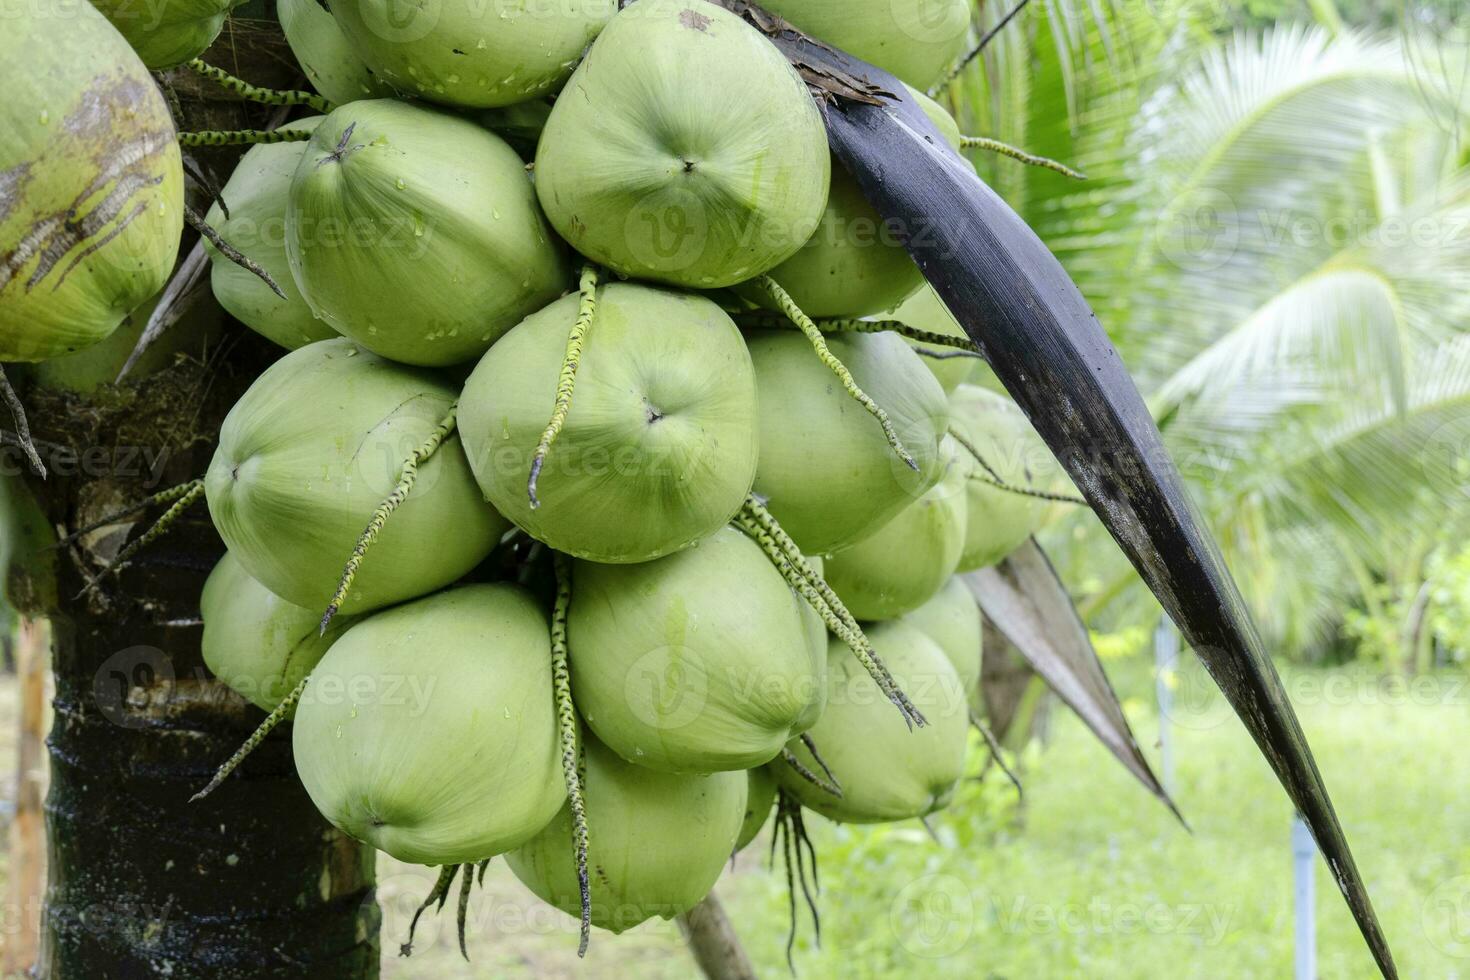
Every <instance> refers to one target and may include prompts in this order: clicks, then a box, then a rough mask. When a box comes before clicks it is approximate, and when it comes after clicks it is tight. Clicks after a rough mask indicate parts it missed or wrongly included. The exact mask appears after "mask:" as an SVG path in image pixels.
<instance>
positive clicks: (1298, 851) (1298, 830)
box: [1291, 814, 1317, 980]
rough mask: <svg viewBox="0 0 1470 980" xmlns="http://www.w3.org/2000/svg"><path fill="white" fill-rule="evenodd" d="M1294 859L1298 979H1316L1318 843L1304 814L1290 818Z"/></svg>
mask: <svg viewBox="0 0 1470 980" xmlns="http://www.w3.org/2000/svg"><path fill="white" fill-rule="evenodd" d="M1291 860H1292V866H1293V869H1294V873H1295V878H1296V888H1295V893H1296V960H1295V962H1296V968H1295V973H1294V976H1295V977H1296V980H1317V918H1316V875H1315V872H1316V870H1317V842H1316V841H1314V840H1312V834H1311V832H1310V831H1309V830H1307V825H1306V824H1305V823H1303V822H1302V817H1301V814H1296V815H1295V816H1293V817H1292V819H1291Z"/></svg>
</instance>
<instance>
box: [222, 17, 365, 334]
mask: <svg viewBox="0 0 1470 980" xmlns="http://www.w3.org/2000/svg"><path fill="white" fill-rule="evenodd" d="M306 2H308V3H311V4H312V5H313V6H315V0H306ZM321 121H322V117H321V116H311V117H309V118H307V119H299V120H296V121H294V122H290V123H287V124H286V125H285V126H282V127H281V128H282V129H299V130H303V131H306V132H310V131H311V130H313V129H315V128H316V126H317V125H318V124H319V123H320V122H321ZM305 152H306V144H305V143H270V144H265V145H261V146H253V147H251V148H250V150H249V151H247V152H246V154H245V155H244V156H243V157H241V158H240V162H239V163H238V164H237V165H236V166H235V171H234V173H232V174H230V179H229V180H228V181H227V182H226V183H225V186H224V187H223V189H221V191H220V197H221V198H223V199H224V203H225V207H228V208H229V210H230V215H229V217H228V218H227V217H225V213H224V209H223V208H222V207H221V206H220V204H219V202H215V204H214V206H213V207H211V208H210V209H209V214H208V215H206V216H205V220H206V221H207V222H209V225H210V226H211V227H212V228H214V230H215V231H217V232H219V234H220V237H222V238H223V239H224V240H225V241H226V242H228V243H229V244H231V245H233V246H234V247H235V248H236V249H238V250H239V251H240V253H241V254H243V255H244V256H245V257H246V258H248V259H250V260H252V261H253V262H255V263H256V264H257V265H259V266H260V267H261V268H262V269H264V270H265V271H266V272H268V273H269V274H270V276H271V278H272V279H274V280H275V282H276V284H277V285H278V286H280V287H281V291H282V292H284V293H285V294H286V298H285V299H282V298H281V297H279V296H277V295H276V294H275V292H273V291H272V290H271V288H270V287H269V286H268V285H266V284H265V282H264V281H263V280H262V279H261V278H260V277H259V276H257V275H256V274H255V273H254V272H252V271H250V270H249V269H246V268H243V267H241V266H240V265H237V264H236V263H235V262H232V261H231V260H230V259H227V258H225V257H224V256H223V255H221V254H220V253H219V252H218V251H217V250H216V249H215V248H214V246H213V245H211V244H209V243H208V242H207V241H206V242H205V246H204V247H205V249H206V250H207V251H208V252H209V261H210V271H209V283H210V287H211V288H212V289H213V290H214V296H215V299H217V300H219V305H220V306H222V307H224V308H225V310H226V311H228V312H229V314H230V315H231V316H233V317H234V318H235V319H237V320H239V321H240V322H241V323H243V324H245V326H247V327H249V328H250V329H251V330H254V331H255V332H256V333H258V334H260V335H261V336H263V337H266V338H267V339H269V340H271V341H273V342H275V343H277V344H280V345H281V346H282V347H285V348H286V349H288V350H295V349H296V348H298V347H301V346H303V345H305V344H310V343H314V342H316V341H318V340H330V339H331V338H333V337H335V336H337V331H335V330H333V329H332V328H331V327H330V326H328V325H327V324H326V323H325V322H324V321H322V320H319V319H317V318H316V316H315V314H313V313H312V312H311V307H310V306H308V305H307V303H306V300H305V299H303V298H302V296H301V290H299V289H297V288H296V280H295V279H294V278H293V277H292V275H291V263H290V262H289V261H288V260H287V258H286V208H287V205H288V201H287V195H288V193H289V191H290V189H291V178H292V177H293V176H294V175H295V173H296V165H297V164H299V163H300V162H301V157H302V154H304V153H305Z"/></svg>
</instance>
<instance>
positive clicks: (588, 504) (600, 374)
mask: <svg viewBox="0 0 1470 980" xmlns="http://www.w3.org/2000/svg"><path fill="white" fill-rule="evenodd" d="M645 2H646V0H645ZM578 305H579V299H578V297H577V296H576V295H571V296H566V297H564V298H562V299H560V300H558V301H557V302H555V303H553V304H551V305H550V306H548V307H547V308H546V309H544V310H541V311H540V312H538V313H536V314H534V315H532V316H530V317H527V318H526V320H525V321H524V322H522V323H521V324H519V325H518V326H517V327H516V328H515V329H513V330H512V331H510V333H508V334H506V335H505V337H504V338H502V339H501V340H500V341H499V342H498V343H497V344H496V345H495V346H494V347H492V348H491V349H490V351H489V352H488V353H487V354H486V355H485V357H484V358H483V359H482V360H481V361H480V363H479V365H478V366H477V367H476V368H475V370H474V373H473V374H471V375H470V379H469V381H468V382H467V383H466V385H465V389H464V394H463V395H462V396H461V398H460V413H459V417H460V427H461V431H462V432H463V433H464V443H465V449H466V451H467V452H468V453H469V456H470V463H471V465H472V466H473V467H474V470H475V476H476V477H477V478H478V479H479V481H480V486H481V487H482V488H483V489H484V491H485V497H486V498H487V499H488V500H489V501H490V502H491V503H493V504H494V505H495V506H496V508H497V509H498V510H500V511H501V513H503V514H505V515H506V516H507V517H509V518H510V519H511V520H512V521H514V522H515V523H516V524H518V525H519V526H521V527H523V528H525V529H526V531H528V532H529V533H530V534H531V535H532V536H534V537H536V538H537V539H539V540H541V541H544V542H546V543H547V544H549V545H551V546H552V547H553V548H556V549H557V550H559V551H565V552H567V553H568V554H571V555H575V556H577V557H580V558H590V559H591V560H593V561H602V562H636V561H647V560H649V559H651V558H657V557H659V556H660V555H666V554H669V553H670V552H674V551H678V550H679V549H680V548H684V547H686V546H688V545H690V544H692V543H693V542H695V541H697V540H699V539H700V538H703V537H705V536H707V535H709V534H711V533H713V532H714V531H716V530H718V529H719V528H721V527H723V526H724V525H725V523H726V522H727V521H729V520H730V518H731V517H732V516H734V514H735V512H736V511H737V510H739V509H740V506H741V504H742V503H743V502H744V500H745V496H746V494H747V493H748V492H749V490H750V485H751V481H752V479H754V476H755V465H756V388H755V376H754V371H753V369H752V367H751V363H750V355H749V353H748V352H747V351H746V347H745V343H744V341H743V340H742V338H741V336H740V331H739V330H737V329H736V328H735V325H734V323H732V322H731V320H730V318H729V317H728V316H726V315H725V313H724V312H723V311H722V310H721V309H720V308H719V307H718V306H716V305H715V304H714V303H712V302H711V301H710V300H708V299H705V298H704V297H702V296H698V295H696V294H693V293H682V292H674V291H672V290H666V289H657V288H653V287H650V286H643V285H638V284H635V283H612V284H610V285H607V286H603V287H601V288H599V289H598V290H597V308H596V318H595V319H594V320H593V322H592V327H591V329H590V330H589V331H588V332H587V335H586V341H585V344H584V346H583V348H582V354H581V359H580V362H579V366H578V368H577V376H576V382H577V386H576V392H575V396H574V398H573V401H572V405H571V410H570V412H569V413H568V414H567V417H566V424H565V426H564V427H563V429H562V430H561V434H560V435H559V436H558V437H557V439H556V442H555V443H554V444H553V445H552V447H551V451H550V453H549V454H548V455H547V456H546V460H545V465H544V468H543V469H542V470H541V473H540V476H539V482H538V484H537V493H538V496H539V499H540V506H539V507H537V508H535V509H533V508H532V507H531V503H530V498H529V496H528V495H527V491H526V485H527V480H528V478H529V476H530V471H531V465H532V459H533V457H534V456H535V452H536V446H537V444H538V442H539V441H540V439H541V434H542V431H543V430H544V429H545V428H546V424H547V419H548V418H549V417H550V415H551V411H552V407H553V405H554V404H555V401H556V393H557V382H558V378H559V375H560V372H561V364H562V357H563V354H564V352H565V349H566V343H567V334H568V333H569V332H570V331H571V328H572V324H573V323H574V322H575V320H576V318H577V310H578Z"/></svg>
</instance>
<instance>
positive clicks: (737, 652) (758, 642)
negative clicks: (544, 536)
mask: <svg viewBox="0 0 1470 980" xmlns="http://www.w3.org/2000/svg"><path fill="white" fill-rule="evenodd" d="M805 607H806V603H805V601H804V600H803V599H802V598H801V597H799V596H798V595H797V594H796V593H795V592H793V591H792V590H791V588H790V587H789V586H788V585H787V584H786V580H785V579H784V578H782V577H781V573H780V572H778V571H777V570H776V568H775V566H773V565H772V564H771V562H770V559H769V558H767V557H766V555H765V553H764V552H763V551H761V549H760V547H759V546H758V545H757V544H756V543H755V542H753V541H752V540H751V539H750V538H748V537H746V536H745V534H743V533H742V532H740V531H737V530H735V529H734V528H732V527H726V528H723V529H721V530H719V531H717V532H715V533H714V534H713V535H711V536H710V537H709V538H707V539H706V540H704V541H701V542H700V543H699V544H698V545H696V546H695V547H693V548H688V549H686V550H684V551H681V552H679V553H678V554H675V555H670V556H668V557H667V558H661V559H659V560H658V561H652V562H644V563H642V564H638V565H598V564H594V563H592V562H579V563H578V564H577V565H576V568H575V570H574V572H573V580H572V603H571V612H570V615H569V617H568V623H567V627H568V647H569V651H570V659H571V665H572V691H573V693H574V696H575V699H576V702H577V708H578V710H579V711H580V712H581V715H582V719H583V720H584V721H585V722H586V723H587V726H588V727H589V728H591V729H592V731H593V732H595V733H596V734H597V737H598V738H599V739H600V740H601V741H602V742H603V744H605V745H607V746H608V748H610V749H612V750H613V751H614V752H616V753H618V754H619V755H621V756H622V757H623V758H625V759H627V760H628V761H629V762H634V763H637V764H638V765H640V766H647V767H648V768H650V769H659V770H662V771H665V772H721V771H724V770H734V769H749V768H750V767H752V766H758V765H761V764H762V763H765V762H768V761H770V760H771V759H772V758H773V757H774V756H775V755H776V754H777V753H779V752H780V751H781V747H782V746H784V745H785V744H786V742H787V741H789V740H790V739H792V738H794V737H795V736H797V735H799V734H801V733H802V732H803V731H805V730H806V729H808V728H810V727H811V726H812V725H813V724H814V723H815V722H816V720H817V718H818V717H820V716H821V713H822V705H823V702H824V700H825V697H826V670H825V666H826V664H825V656H826V644H825V643H822V644H821V645H814V644H813V643H812V636H811V633H810V631H809V629H808V622H807V618H806V616H805Z"/></svg>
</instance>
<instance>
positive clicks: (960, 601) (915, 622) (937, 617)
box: [903, 576, 985, 692]
mask: <svg viewBox="0 0 1470 980" xmlns="http://www.w3.org/2000/svg"><path fill="white" fill-rule="evenodd" d="M903 622H905V623H907V624H908V625H910V626H912V627H914V628H915V629H917V630H919V632H921V633H923V634H924V635H925V636H927V637H929V639H931V640H933V641H934V642H935V643H937V644H939V649H941V650H943V651H944V655H945V656H946V657H948V658H949V662H950V664H951V665H952V666H953V667H954V669H955V672H956V673H958V674H959V675H960V683H961V684H963V685H964V689H965V690H966V691H969V692H974V691H975V685H977V684H979V683H980V661H981V658H982V656H983V654H984V645H985V630H984V624H983V623H982V621H981V618H980V607H979V606H978V605H977V604H976V603H975V595H974V593H973V592H971V591H970V587H969V586H968V585H966V584H965V581H964V579H962V578H959V577H958V576H956V577H955V578H952V579H950V580H949V581H948V582H946V583H945V584H944V588H942V589H940V590H939V591H938V592H936V593H934V596H933V598H931V599H930V600H929V601H928V602H926V603H924V604H923V605H922V606H920V607H919V608H918V609H915V610H914V611H913V612H911V613H908V614H906V615H905V616H904V617H903Z"/></svg>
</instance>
